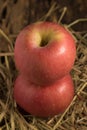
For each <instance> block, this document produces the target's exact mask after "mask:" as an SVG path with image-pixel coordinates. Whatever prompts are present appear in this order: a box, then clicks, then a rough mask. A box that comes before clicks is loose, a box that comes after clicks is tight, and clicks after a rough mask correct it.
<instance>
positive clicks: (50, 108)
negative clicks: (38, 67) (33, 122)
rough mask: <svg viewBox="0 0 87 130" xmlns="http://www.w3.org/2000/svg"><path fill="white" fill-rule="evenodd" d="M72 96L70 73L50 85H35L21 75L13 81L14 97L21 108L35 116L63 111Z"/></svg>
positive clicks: (52, 114)
mask: <svg viewBox="0 0 87 130" xmlns="http://www.w3.org/2000/svg"><path fill="white" fill-rule="evenodd" d="M73 96H74V87H73V81H72V78H71V76H70V75H67V76H65V77H64V78H62V79H61V80H58V81H57V82H56V83H55V84H53V85H50V86H44V87H42V86H36V85H34V84H32V83H30V82H29V80H25V79H24V77H23V76H22V75H19V77H18V78H17V79H16V81H15V85H14V98H15V100H16V102H17V104H19V106H20V107H21V108H23V109H24V110H25V111H27V112H28V113H31V114H32V115H35V116H40V117H48V116H54V115H57V114H60V113H62V112H64V111H65V109H66V108H67V107H68V105H69V104H70V103H71V101H72V99H73Z"/></svg>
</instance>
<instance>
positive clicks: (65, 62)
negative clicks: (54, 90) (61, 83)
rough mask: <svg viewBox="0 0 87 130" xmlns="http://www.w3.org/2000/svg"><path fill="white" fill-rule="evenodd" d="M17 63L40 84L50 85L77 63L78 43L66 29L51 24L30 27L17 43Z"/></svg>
mask: <svg viewBox="0 0 87 130" xmlns="http://www.w3.org/2000/svg"><path fill="white" fill-rule="evenodd" d="M14 52H15V63H16V66H17V68H18V70H19V71H20V72H21V73H23V74H24V75H25V76H28V75H29V78H30V80H31V81H32V82H34V83H35V84H38V85H49V84H51V83H54V82H55V81H56V80H57V79H60V78H61V77H63V76H65V75H66V74H68V73H69V72H70V70H71V69H72V66H73V64H74V61H75V56H76V47H75V41H74V39H73V37H72V35H71V34H70V32H68V31H67V30H66V29H65V28H64V27H62V26H60V25H58V24H55V23H50V22H38V23H34V24H31V25H29V26H27V27H26V28H25V29H23V30H22V31H21V32H20V34H19V35H18V37H17V39H16V43H15V50H14Z"/></svg>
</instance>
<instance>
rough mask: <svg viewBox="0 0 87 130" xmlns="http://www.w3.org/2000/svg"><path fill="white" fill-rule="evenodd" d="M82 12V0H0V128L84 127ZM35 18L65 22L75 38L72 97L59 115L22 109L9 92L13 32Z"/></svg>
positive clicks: (86, 31)
mask: <svg viewBox="0 0 87 130" xmlns="http://www.w3.org/2000/svg"><path fill="white" fill-rule="evenodd" d="M37 3H38V4H37ZM39 7H40V8H39ZM77 7H78V8H77ZM86 12H87V1H86V0H84V1H82V0H80V1H79V0H76V1H73V2H72V1H70V2H66V1H65V0H63V1H62V0H61V1H60V0H55V1H53V0H51V1H49V0H46V1H41V0H36V1H35V0H29V1H28V0H26V2H25V0H19V1H18V0H13V1H10V0H2V1H0V130H87V13H86ZM76 19H78V20H76ZM38 20H44V21H45V20H49V21H54V22H61V23H63V24H66V27H67V28H68V29H69V30H71V31H72V33H73V35H74V36H75V38H76V47H77V57H76V61H75V65H74V67H73V69H72V71H71V74H72V77H73V81H74V84H75V96H74V99H73V101H72V103H71V104H70V106H69V107H68V108H67V110H66V111H65V112H64V113H63V114H62V115H57V116H55V117H52V118H46V119H43V118H38V117H34V116H32V115H29V114H28V113H26V112H24V111H23V110H22V109H21V108H20V107H19V106H17V105H16V103H15V101H14V100H13V96H12V95H13V84H14V80H15V78H16V76H17V70H16V68H15V64H14V43H15V39H16V36H17V34H18V33H19V32H20V30H21V29H22V28H23V27H25V26H26V25H28V24H29V23H32V22H35V21H38ZM72 21H74V22H72Z"/></svg>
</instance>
